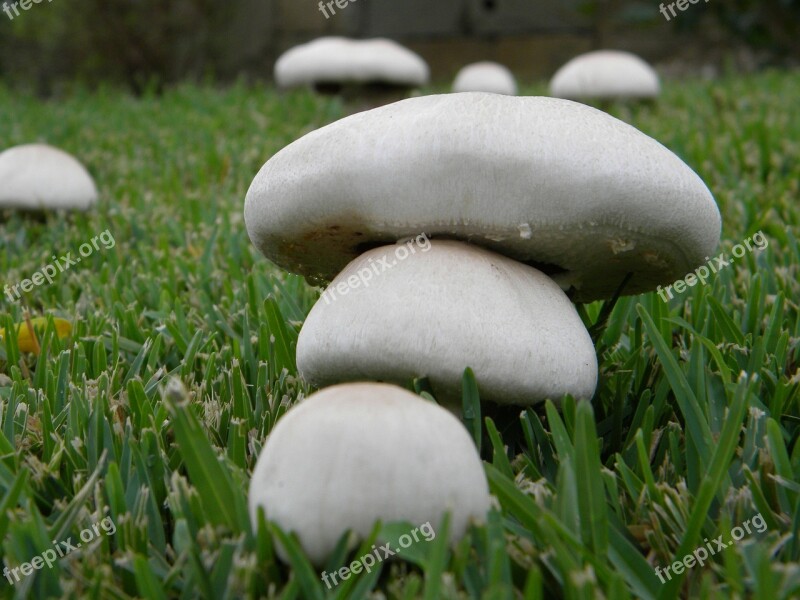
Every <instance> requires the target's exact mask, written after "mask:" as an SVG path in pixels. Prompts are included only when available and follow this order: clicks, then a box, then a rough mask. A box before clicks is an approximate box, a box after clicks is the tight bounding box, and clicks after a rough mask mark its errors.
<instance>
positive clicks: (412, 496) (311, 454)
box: [249, 383, 489, 566]
mask: <svg viewBox="0 0 800 600" xmlns="http://www.w3.org/2000/svg"><path fill="white" fill-rule="evenodd" d="M249 506H250V514H251V518H252V520H253V522H254V523H255V522H256V518H257V511H258V508H259V507H262V508H263V509H264V512H265V516H266V518H267V519H268V520H271V521H274V522H276V523H277V524H278V525H279V526H280V527H281V528H282V529H283V530H284V531H286V532H296V533H297V536H298V538H299V540H300V544H301V545H302V547H303V549H304V550H305V552H306V553H307V555H308V557H309V558H310V560H311V561H312V562H313V563H314V564H315V565H318V566H319V565H322V564H324V562H325V560H326V559H327V558H328V556H329V555H330V553H331V552H332V551H333V549H334V547H335V546H336V543H337V541H338V540H339V539H340V537H341V536H342V534H344V533H345V532H346V531H348V530H350V531H352V532H354V533H355V534H356V535H358V536H360V537H362V538H363V537H365V536H367V535H369V533H370V532H371V531H372V529H373V527H374V524H375V523H376V522H377V521H378V520H381V521H382V522H383V523H389V522H396V521H406V522H409V523H411V524H412V525H413V526H415V527H418V526H420V525H423V524H427V523H430V525H431V526H432V529H433V532H434V533H435V532H437V531H438V530H439V527H440V525H441V517H442V515H443V513H444V512H445V511H450V513H451V540H453V541H455V540H457V539H459V538H460V537H461V536H463V534H464V532H465V530H466V528H467V525H468V523H469V521H470V519H483V518H484V516H485V514H486V512H487V510H488V508H489V490H488V485H487V482H486V476H485V474H484V471H483V466H482V463H481V461H480V458H479V457H478V453H477V450H476V448H475V446H474V444H473V442H472V440H471V438H470V437H469V435H468V434H467V431H466V429H464V427H463V426H462V425H461V423H459V422H458V420H457V419H456V418H455V417H453V416H452V415H451V414H450V413H448V412H447V411H446V410H445V409H443V408H441V407H439V406H437V405H436V404H434V403H432V402H428V401H425V400H423V399H421V398H420V397H419V396H416V395H414V394H412V393H410V392H408V391H406V390H403V389H401V388H397V387H394V386H390V385H384V384H367V383H361V384H350V385H341V386H336V387H332V388H328V389H326V390H323V391H321V392H318V393H316V394H314V395H313V396H311V397H309V398H308V399H306V400H305V401H303V402H302V403H301V404H300V405H299V406H297V407H295V408H292V409H291V410H290V411H289V412H288V413H287V414H286V415H285V416H283V417H282V418H281V419H280V420H279V421H278V423H277V425H276V426H275V428H274V429H273V430H272V432H271V433H270V435H269V437H268V438H267V442H266V445H265V446H264V449H263V451H262V453H261V456H260V457H259V459H258V463H257V464H256V468H255V471H254V473H253V478H252V481H251V484H250V493H249ZM420 543H424V542H422V541H421V540H420ZM277 550H278V555H279V556H280V557H281V558H282V559H283V560H286V553H285V550H284V549H283V548H281V547H280V546H278V548H277Z"/></svg>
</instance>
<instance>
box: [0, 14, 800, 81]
mask: <svg viewBox="0 0 800 600" xmlns="http://www.w3.org/2000/svg"><path fill="white" fill-rule="evenodd" d="M12 1H14V0H0V7H1V6H2V4H3V2H12ZM318 4H319V0H224V1H223V0H81V1H80V2H77V1H76V0H52V2H49V3H48V2H42V3H40V4H34V5H32V6H31V8H30V9H29V10H27V11H21V14H20V15H19V16H17V17H15V18H14V19H13V20H11V19H9V18H8V16H7V14H6V13H5V12H0V80H2V81H4V82H5V83H6V84H11V85H24V86H28V87H33V88H34V89H35V90H37V91H38V92H40V93H43V94H47V93H51V92H53V91H55V90H57V87H58V85H59V83H60V82H64V81H75V80H79V81H82V82H84V83H86V84H89V85H92V84H94V83H97V82H100V81H110V82H112V83H119V84H124V85H128V86H130V87H131V88H132V89H134V90H135V91H137V92H141V91H143V90H145V89H148V88H156V89H157V88H160V87H161V86H162V85H164V84H168V83H171V82H174V81H179V80H182V79H187V78H188V79H207V78H210V79H212V80H215V81H229V80H232V79H235V78H237V77H241V76H244V77H247V78H250V79H269V78H270V77H271V72H272V65H273V63H274V60H275V58H276V57H277V56H278V55H279V54H280V53H281V52H282V51H284V50H285V49H287V48H289V47H291V46H292V45H295V44H297V43H300V42H303V41H307V40H309V39H312V38H314V37H318V36H321V35H347V36H353V37H372V36H388V37H392V38H395V39H398V40H400V41H401V42H403V43H405V44H407V45H408V46H409V47H411V48H412V49H414V50H416V51H417V52H419V53H420V54H422V55H423V56H424V57H425V58H426V60H428V62H429V63H430V64H431V67H432V71H433V75H434V78H436V79H446V80H449V79H450V78H451V77H452V75H453V74H454V73H455V71H456V70H457V69H458V68H459V67H461V66H463V65H464V64H465V63H467V62H470V61H474V60H482V59H492V60H497V61H499V62H502V63H504V64H506V65H508V66H509V67H511V68H512V69H513V70H514V71H515V72H516V73H517V74H518V76H520V77H523V78H542V77H548V76H550V75H552V73H553V72H554V71H555V70H556V69H557V68H558V67H559V66H560V65H561V64H563V63H564V62H565V61H566V60H567V59H569V58H570V57H572V56H574V55H575V54H577V53H579V52H583V51H586V50H590V49H595V48H603V47H611V48H620V49H628V50H632V51H634V52H637V53H639V54H641V55H642V56H643V57H645V58H646V59H648V60H650V61H652V62H655V63H657V64H660V65H661V66H662V67H663V69H664V70H665V71H667V72H668V74H669V73H670V71H671V72H673V73H674V74H676V75H681V74H683V73H684V72H685V71H686V70H688V69H689V68H690V67H689V64H690V63H691V64H692V65H694V68H697V65H698V64H700V65H702V68H705V69H706V70H709V69H710V70H712V71H713V70H719V69H720V68H722V67H725V66H728V67H730V68H735V69H737V70H750V69H755V68H758V67H763V66H768V65H774V64H786V63H791V64H797V63H798V61H800V0H710V1H709V2H707V3H706V2H702V0H701V2H699V3H698V4H693V5H690V6H689V8H688V9H687V10H686V11H685V12H681V13H679V14H678V16H677V17H676V18H673V19H671V21H670V22H667V21H666V19H664V17H663V16H662V15H661V13H660V12H659V10H658V8H659V4H660V2H657V1H654V0H647V1H642V0H594V1H591V0H356V1H355V2H352V3H351V4H350V5H349V6H347V7H346V8H344V9H338V8H336V13H337V14H335V15H329V18H327V19H326V18H325V16H324V15H323V14H322V12H321V11H320V10H319V6H318ZM334 7H335V5H334ZM12 14H13V13H12ZM698 56H699V57H701V60H700V61H699V62H698V60H697V57H698ZM690 57H691V59H692V60H691V61H690V60H688V59H689V58H690ZM684 59H686V60H684Z"/></svg>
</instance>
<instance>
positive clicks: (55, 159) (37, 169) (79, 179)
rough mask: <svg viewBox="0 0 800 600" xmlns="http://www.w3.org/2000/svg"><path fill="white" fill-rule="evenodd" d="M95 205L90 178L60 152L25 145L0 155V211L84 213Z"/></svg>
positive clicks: (94, 192) (41, 146) (93, 184)
mask: <svg viewBox="0 0 800 600" xmlns="http://www.w3.org/2000/svg"><path fill="white" fill-rule="evenodd" d="M95 202H97V187H96V186H95V183H94V180H93V179H92V177H91V175H89V173H88V171H87V170H86V168H85V167H84V166H83V165H82V164H81V163H80V162H79V161H78V160H77V159H76V158H74V157H73V156H72V155H70V154H68V153H66V152H64V151H63V150H59V149H58V148H54V147H52V146H48V145H46V144H26V145H22V146H14V147H12V148H9V149H8V150H5V151H4V152H2V153H0V208H17V209H25V210H62V209H66V210H86V209H88V208H90V207H91V206H92V205H93V204H95Z"/></svg>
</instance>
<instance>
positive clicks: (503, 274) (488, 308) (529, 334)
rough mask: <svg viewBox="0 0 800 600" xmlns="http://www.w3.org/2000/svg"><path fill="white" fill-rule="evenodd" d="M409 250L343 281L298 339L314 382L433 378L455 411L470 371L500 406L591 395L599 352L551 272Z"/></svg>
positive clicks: (450, 247) (304, 369)
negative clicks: (546, 273)
mask: <svg viewBox="0 0 800 600" xmlns="http://www.w3.org/2000/svg"><path fill="white" fill-rule="evenodd" d="M406 248H407V247H406V246H404V245H402V244H401V245H397V246H384V247H381V248H376V249H374V250H370V251H369V252H366V253H364V254H363V255H361V256H359V257H358V258H357V259H355V260H354V261H353V262H352V263H350V264H349V265H348V266H347V268H345V270H344V271H342V272H341V273H340V274H339V275H338V277H336V279H334V280H333V283H331V285H330V287H329V288H328V290H329V291H327V292H326V293H325V294H324V295H323V299H322V300H320V301H319V302H317V304H316V305H315V306H314V308H313V309H312V311H311V313H310V314H309V315H308V318H307V319H306V322H305V324H304V325H303V329H302V331H301V332H300V338H299V339H298V342H297V366H298V369H299V370H300V372H301V374H302V375H303V378H304V379H305V380H306V381H308V382H310V383H312V384H313V385H316V386H326V385H331V384H334V383H340V382H342V381H358V380H383V381H391V382H395V383H399V384H404V383H407V382H408V381H411V380H412V379H413V378H415V377H422V376H426V377H428V378H429V380H430V383H431V385H432V387H433V391H434V393H435V394H436V398H437V400H440V401H441V400H444V401H446V402H448V403H451V404H453V403H455V402H457V401H458V400H460V398H461V380H462V375H463V372H464V368H465V367H466V366H470V367H472V369H473V371H474V372H475V376H476V378H477V380H478V382H479V384H480V392H481V398H483V399H486V400H493V401H495V402H497V403H498V404H521V405H528V404H532V403H534V402H537V401H540V400H544V399H546V398H561V397H562V396H564V395H565V394H572V395H573V396H574V397H576V398H591V397H592V395H593V394H594V390H595V385H596V383H597V357H596V355H595V351H594V345H593V344H592V340H591V338H590V337H589V333H588V332H587V331H586V328H585V327H584V325H583V322H582V321H581V319H580V317H579V316H578V313H577V311H576V310H575V307H574V306H573V305H572V303H570V301H569V299H568V298H567V297H566V295H565V294H564V292H562V291H561V289H560V288H559V287H558V286H557V285H556V284H555V283H554V282H553V281H552V280H551V279H550V278H549V277H547V276H546V275H544V274H542V273H540V272H539V271H537V270H536V269H534V268H532V267H529V266H527V265H523V264H522V263H519V262H517V261H514V260H511V259H509V258H506V257H504V256H501V255H499V254H496V253H494V252H490V251H488V250H485V249H483V248H479V247H477V246H473V245H470V244H465V243H463V242H456V241H433V242H432V243H431V244H430V246H428V247H427V251H425V250H424V249H419V248H416V249H413V250H414V251H413V252H410V251H409V250H406ZM400 250H404V252H403V253H400V252H399V251H400ZM400 257H405V258H402V259H401V258H400ZM373 265H391V268H387V269H385V270H382V269H380V268H373ZM352 283H355V285H352ZM337 289H338V290H341V291H343V292H344V294H339V293H337Z"/></svg>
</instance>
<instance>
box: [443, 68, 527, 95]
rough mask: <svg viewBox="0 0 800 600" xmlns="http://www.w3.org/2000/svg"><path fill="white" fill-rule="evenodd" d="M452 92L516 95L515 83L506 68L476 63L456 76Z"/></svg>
mask: <svg viewBox="0 0 800 600" xmlns="http://www.w3.org/2000/svg"><path fill="white" fill-rule="evenodd" d="M453 91H454V92H489V93H492V94H505V95H506V96H516V95H517V82H516V80H515V79H514V75H513V74H512V73H511V71H509V70H508V69H507V68H506V67H504V66H503V65H501V64H498V63H496V62H488V61H485V62H477V63H473V64H471V65H467V66H466V67H464V68H463V69H461V70H460V71H459V72H458V74H457V75H456V79H455V81H454V82H453Z"/></svg>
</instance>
